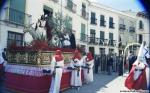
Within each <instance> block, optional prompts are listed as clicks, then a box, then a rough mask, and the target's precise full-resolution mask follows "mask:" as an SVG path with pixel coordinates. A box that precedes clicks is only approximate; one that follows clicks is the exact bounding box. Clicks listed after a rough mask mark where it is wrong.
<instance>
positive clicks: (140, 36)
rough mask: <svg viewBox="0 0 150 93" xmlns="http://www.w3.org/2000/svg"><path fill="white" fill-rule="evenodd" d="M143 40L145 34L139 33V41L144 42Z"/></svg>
mask: <svg viewBox="0 0 150 93" xmlns="http://www.w3.org/2000/svg"><path fill="white" fill-rule="evenodd" d="M142 41H143V36H142V35H139V43H141V44H142Z"/></svg>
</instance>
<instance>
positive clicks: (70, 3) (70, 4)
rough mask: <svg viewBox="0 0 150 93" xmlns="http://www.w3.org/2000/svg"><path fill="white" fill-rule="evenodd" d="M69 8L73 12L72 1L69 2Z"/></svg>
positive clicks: (68, 0)
mask: <svg viewBox="0 0 150 93" xmlns="http://www.w3.org/2000/svg"><path fill="white" fill-rule="evenodd" d="M67 7H68V9H69V10H71V11H72V10H73V2H72V0H67Z"/></svg>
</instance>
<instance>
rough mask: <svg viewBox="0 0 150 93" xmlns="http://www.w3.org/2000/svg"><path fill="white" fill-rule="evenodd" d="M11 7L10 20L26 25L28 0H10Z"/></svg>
mask: <svg viewBox="0 0 150 93" xmlns="http://www.w3.org/2000/svg"><path fill="white" fill-rule="evenodd" d="M9 1H10V8H9V21H11V22H13V23H15V24H20V25H24V21H25V16H26V14H25V4H26V0H9Z"/></svg>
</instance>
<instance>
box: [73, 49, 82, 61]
mask: <svg viewBox="0 0 150 93" xmlns="http://www.w3.org/2000/svg"><path fill="white" fill-rule="evenodd" d="M72 59H78V60H80V59H81V55H80V53H79V51H78V50H77V49H76V50H75V52H74V56H73V57H72Z"/></svg>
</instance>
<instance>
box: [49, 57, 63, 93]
mask: <svg viewBox="0 0 150 93" xmlns="http://www.w3.org/2000/svg"><path fill="white" fill-rule="evenodd" d="M55 66H60V68H55ZM63 67H64V60H62V61H59V62H56V60H55V57H53V58H52V61H51V72H52V73H53V71H54V70H55V72H56V73H55V76H52V81H51V87H50V90H49V93H59V91H60V84H61V78H62V73H63Z"/></svg>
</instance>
